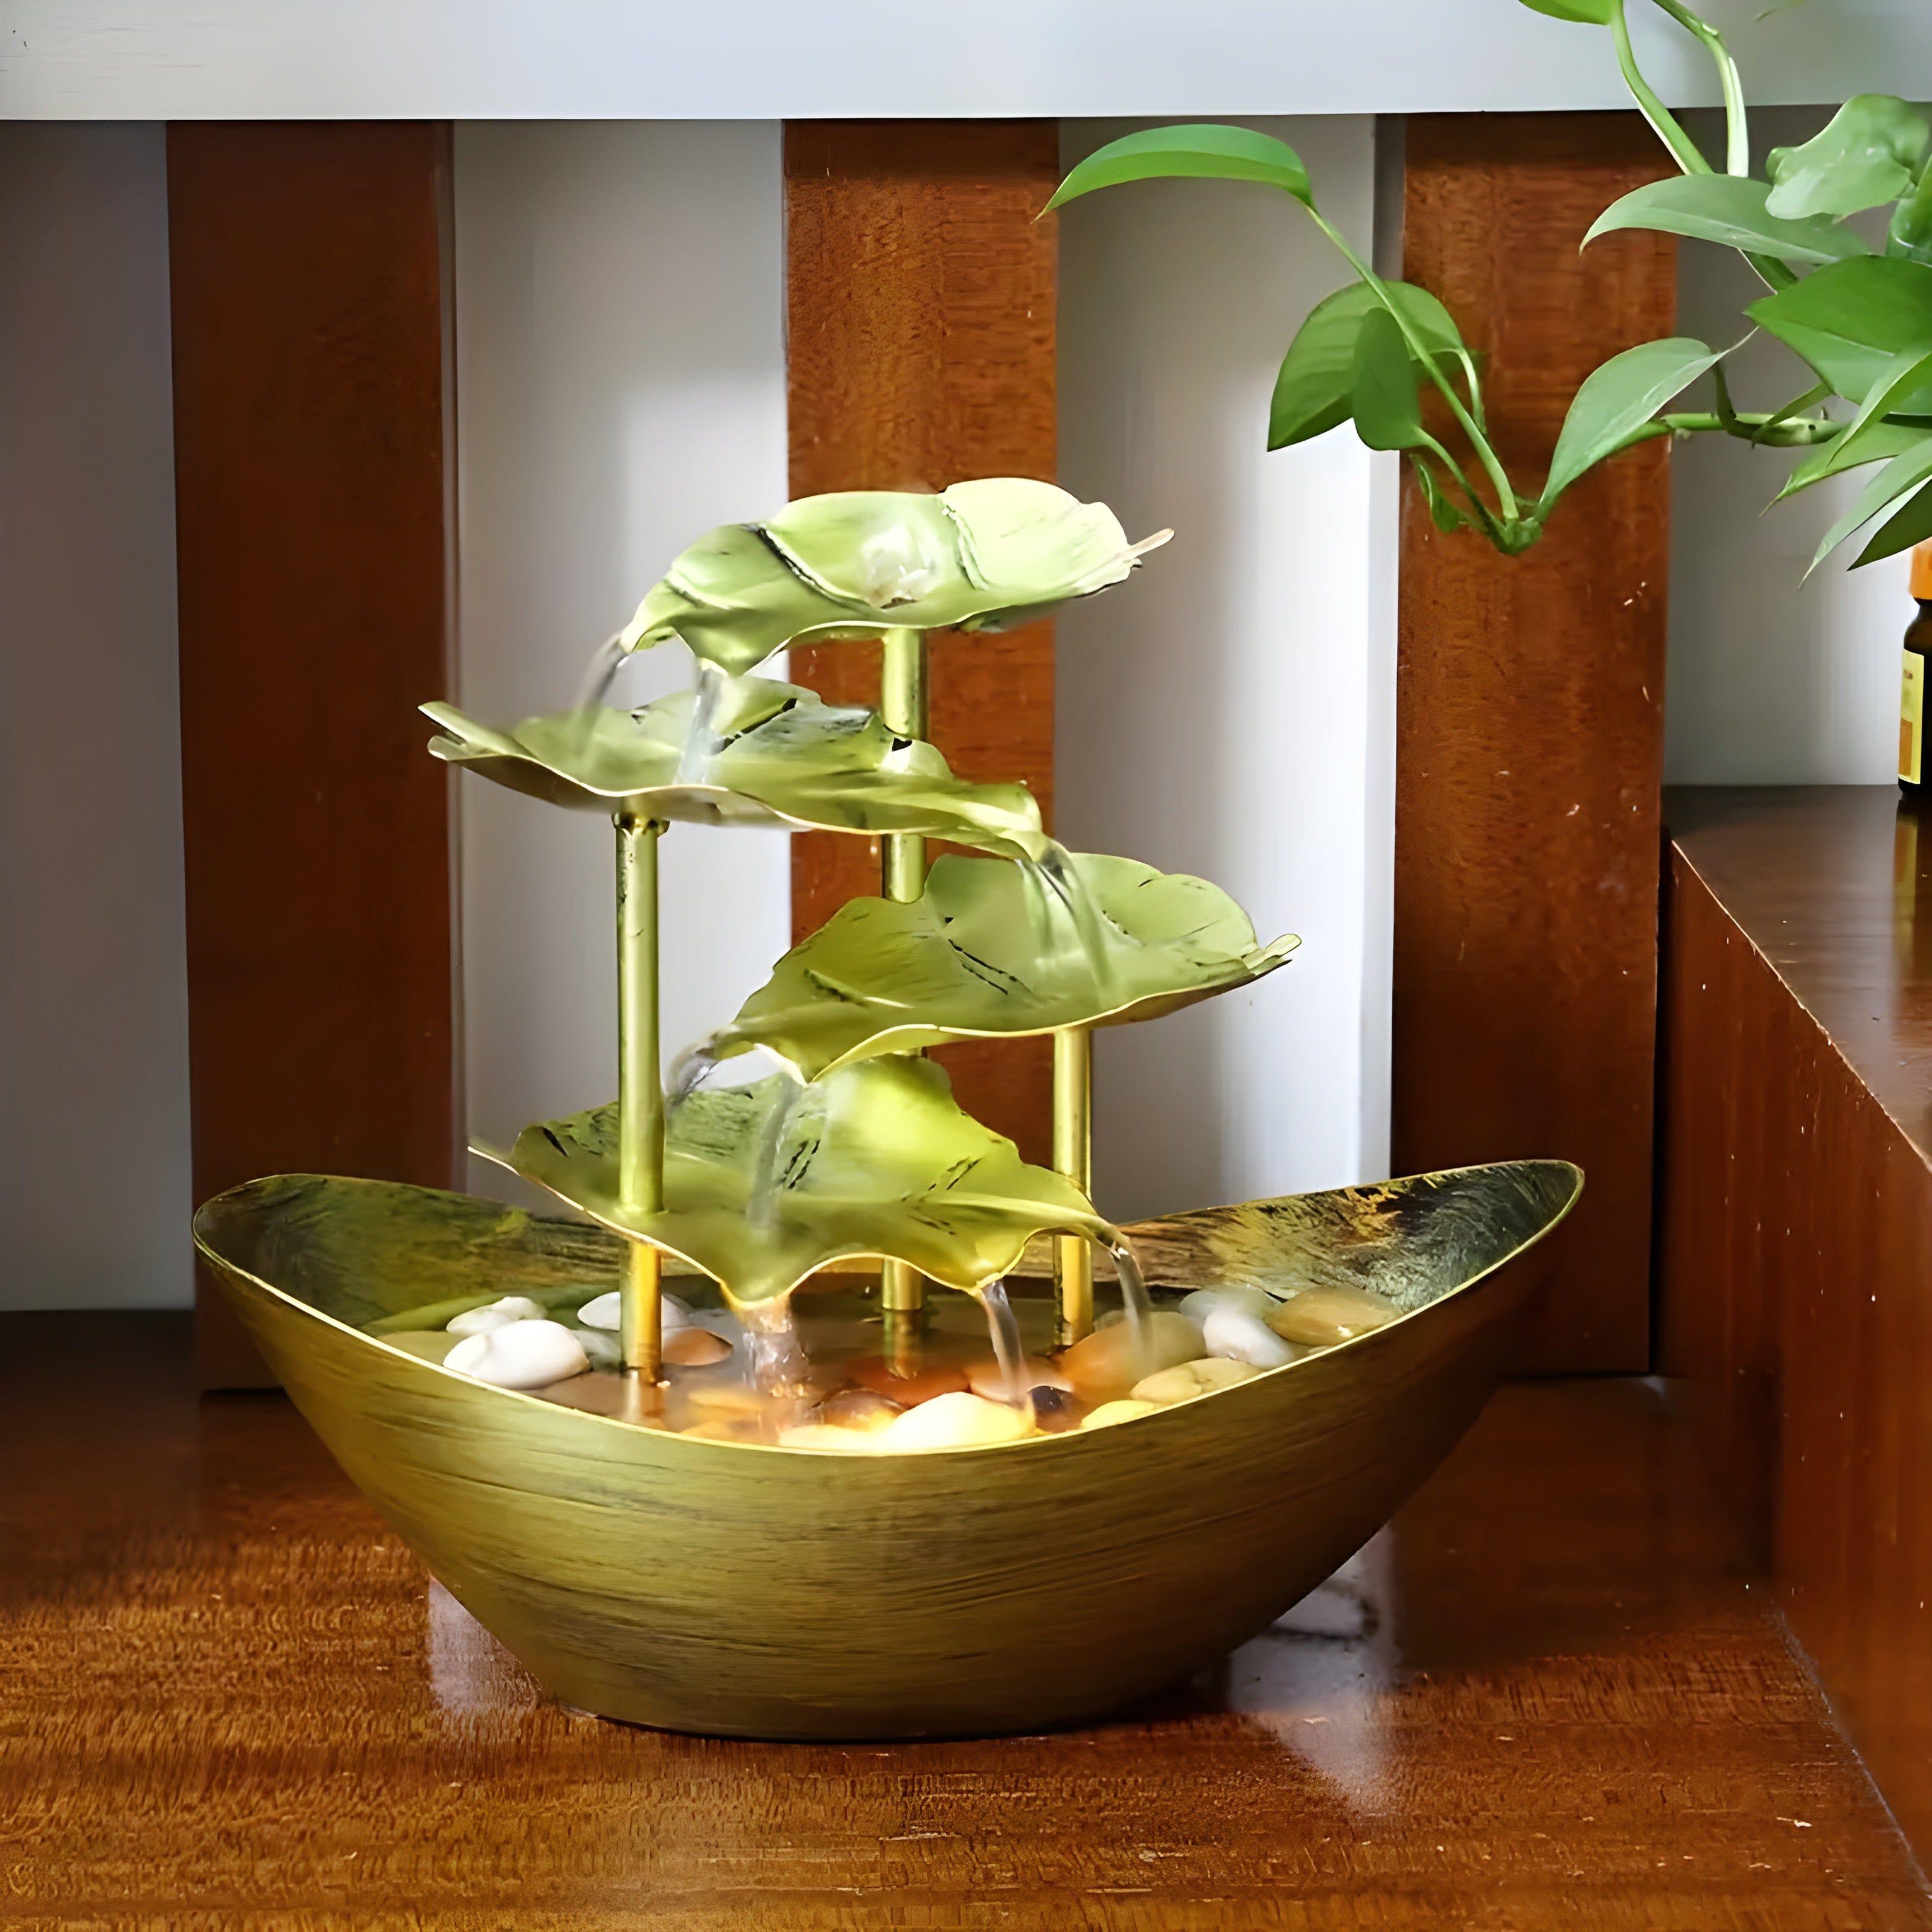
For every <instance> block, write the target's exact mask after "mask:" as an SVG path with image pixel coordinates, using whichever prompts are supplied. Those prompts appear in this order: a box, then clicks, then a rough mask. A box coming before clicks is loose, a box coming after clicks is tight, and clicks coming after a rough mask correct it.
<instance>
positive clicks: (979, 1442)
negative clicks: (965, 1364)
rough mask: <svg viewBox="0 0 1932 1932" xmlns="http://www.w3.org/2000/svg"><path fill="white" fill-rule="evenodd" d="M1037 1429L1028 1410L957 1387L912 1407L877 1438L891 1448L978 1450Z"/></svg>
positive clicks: (1012, 1440) (1013, 1439)
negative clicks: (988, 1399) (972, 1393)
mask: <svg viewBox="0 0 1932 1932" xmlns="http://www.w3.org/2000/svg"><path fill="white" fill-rule="evenodd" d="M1032 1433H1034V1427H1033V1418H1032V1417H1031V1415H1028V1414H1027V1413H1026V1412H1025V1410H1023V1409H1010V1408H1009V1407H1008V1406H1007V1405H1006V1403H1003V1402H989V1401H987V1400H986V1398H985V1397H983V1396H977V1395H970V1394H967V1393H966V1391H964V1390H961V1389H956V1390H954V1391H952V1392H951V1393H950V1394H946V1395H940V1396H935V1397H933V1399H932V1401H930V1402H922V1403H920V1404H919V1406H918V1407H917V1408H916V1409H907V1411H906V1412H905V1413H904V1415H901V1416H900V1417H899V1418H898V1419H897V1420H896V1421H895V1422H894V1423H893V1424H892V1426H891V1427H889V1428H888V1429H884V1430H880V1433H878V1435H877V1436H876V1437H874V1441H875V1442H877V1444H878V1445H879V1446H880V1448H883V1449H890V1450H902V1449H977V1448H983V1447H985V1446H986V1445H989V1444H992V1443H995V1442H1019V1439H1021V1438H1022V1436H1031V1434H1032Z"/></svg>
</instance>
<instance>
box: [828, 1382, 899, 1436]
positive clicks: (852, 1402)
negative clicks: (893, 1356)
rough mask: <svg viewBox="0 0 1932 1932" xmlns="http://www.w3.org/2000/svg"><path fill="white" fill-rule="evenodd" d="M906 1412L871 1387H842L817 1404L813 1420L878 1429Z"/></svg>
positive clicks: (833, 1424)
mask: <svg viewBox="0 0 1932 1932" xmlns="http://www.w3.org/2000/svg"><path fill="white" fill-rule="evenodd" d="M903 1414H904V1411H903V1410H902V1409H901V1408H900V1407H899V1406H898V1403H895V1402H894V1401H892V1400H891V1399H890V1398H889V1397H886V1396H883V1395H878V1394H874V1392H873V1391H871V1389H841V1390H840V1391H838V1394H836V1395H833V1396H827V1397H826V1399H825V1400H824V1401H823V1402H822V1403H820V1404H819V1405H818V1413H817V1415H816V1417H814V1421H819V1422H823V1423H825V1424H829V1426H830V1427H832V1428H835V1429H846V1430H851V1429H865V1430H875V1431H876V1430H880V1429H883V1428H885V1427H887V1426H888V1425H889V1424H890V1423H891V1422H892V1420H893V1419H894V1418H895V1417H896V1416H898V1415H903Z"/></svg>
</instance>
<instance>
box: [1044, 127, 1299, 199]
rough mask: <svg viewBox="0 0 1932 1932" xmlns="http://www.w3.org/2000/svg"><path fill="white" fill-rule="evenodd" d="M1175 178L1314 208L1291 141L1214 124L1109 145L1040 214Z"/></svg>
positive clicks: (1157, 130) (1150, 132)
mask: <svg viewBox="0 0 1932 1932" xmlns="http://www.w3.org/2000/svg"><path fill="white" fill-rule="evenodd" d="M1175 178H1187V179H1209V180H1214V181H1259V182H1261V183H1262V184H1264V185H1265V186H1266V187H1278V188H1280V189H1282V190H1283V191H1284V192H1285V193H1289V194H1292V195H1293V196H1295V199H1296V200H1297V201H1300V202H1307V205H1309V206H1310V208H1313V206H1314V205H1315V199H1314V193H1313V190H1312V189H1311V188H1310V186H1309V182H1308V170H1307V168H1306V167H1304V166H1303V165H1302V160H1301V156H1300V155H1299V154H1297V153H1296V152H1295V150H1294V149H1293V148H1291V147H1290V146H1289V145H1288V143H1287V142H1286V141H1277V139H1275V138H1274V136H1273V135H1272V134H1258V133H1256V132H1255V130H1253V128H1252V127H1225V126H1223V125H1222V124H1220V123H1219V122H1215V121H1211V122H1207V123H1194V124H1188V125H1187V126H1183V127H1150V128H1148V129H1147V130H1145V131H1144V132H1143V133H1139V134H1127V135H1124V136H1122V137H1121V139H1119V140H1118V141H1109V142H1108V143H1107V145H1106V146H1105V147H1104V148H1099V149H1097V150H1096V151H1094V153H1093V154H1089V155H1088V157H1087V158H1086V159H1085V160H1084V161H1082V162H1081V163H1079V166H1076V167H1075V168H1074V169H1073V170H1072V172H1070V173H1069V174H1068V175H1067V178H1066V179H1065V180H1064V181H1062V182H1061V184H1060V185H1059V187H1057V188H1055V190H1054V191H1053V199H1052V200H1051V201H1049V202H1048V203H1047V204H1046V208H1044V209H1043V210H1042V212H1043V214H1051V213H1052V211H1053V210H1054V209H1055V208H1062V207H1064V206H1065V205H1066V204H1067V202H1070V201H1073V200H1076V199H1078V198H1079V196H1082V195H1083V194H1091V193H1093V191H1094V189H1096V188H1098V187H1119V186H1121V184H1123V183H1124V182H1127V181H1154V180H1172V179H1175Z"/></svg>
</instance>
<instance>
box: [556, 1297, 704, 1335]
mask: <svg viewBox="0 0 1932 1932" xmlns="http://www.w3.org/2000/svg"><path fill="white" fill-rule="evenodd" d="M659 1299H660V1300H661V1302H662V1304H663V1307H664V1322H663V1328H664V1333H665V1334H667V1335H668V1334H670V1331H672V1330H673V1328H683V1327H684V1326H685V1324H686V1323H687V1322H689V1321H690V1319H691V1310H689V1309H688V1308H687V1307H685V1305H684V1304H683V1303H682V1302H681V1301H679V1300H678V1298H677V1297H676V1295H662V1296H661V1297H660V1298H659ZM622 1305H623V1297H622V1295H619V1293H618V1292H617V1291H616V1289H614V1288H613V1289H611V1291H610V1293H609V1294H608V1295H598V1296H597V1297H596V1298H595V1299H594V1300H592V1301H586V1303H585V1304H583V1307H581V1308H580V1309H579V1310H577V1320H578V1321H580V1322H582V1323H583V1325H584V1327H585V1328H607V1329H609V1330H610V1332H611V1333H612V1334H616V1331H617V1329H618V1327H619V1325H620V1323H621V1322H622V1319H623V1317H622Z"/></svg>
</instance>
